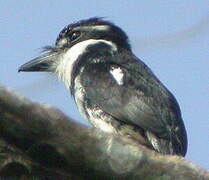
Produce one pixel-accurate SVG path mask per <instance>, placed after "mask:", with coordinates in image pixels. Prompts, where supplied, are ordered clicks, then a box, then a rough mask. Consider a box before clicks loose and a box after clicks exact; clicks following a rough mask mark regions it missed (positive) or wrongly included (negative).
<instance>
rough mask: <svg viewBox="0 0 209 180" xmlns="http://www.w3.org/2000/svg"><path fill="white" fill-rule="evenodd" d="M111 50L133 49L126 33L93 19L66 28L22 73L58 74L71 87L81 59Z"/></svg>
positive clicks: (102, 21) (112, 25)
mask: <svg viewBox="0 0 209 180" xmlns="http://www.w3.org/2000/svg"><path fill="white" fill-rule="evenodd" d="M102 47H105V48H108V49H109V50H110V51H111V52H117V51H120V50H121V49H126V50H129V51H130V50H131V47H130V44H129V40H128V37H127V35H126V34H125V32H124V31H123V30H122V29H120V28H119V27H117V26H116V25H114V24H113V23H111V22H109V21H106V20H103V19H102V18H90V19H87V20H81V21H79V22H76V23H73V24H70V25H68V26H66V27H65V28H64V29H63V30H62V31H61V32H60V33H59V35H58V37H57V39H56V42H55V45H54V46H47V47H45V48H44V53H43V54H42V55H41V56H39V57H37V58H35V59H33V60H31V61H29V62H27V63H25V64H23V65H22V66H20V68H19V70H18V71H19V72H20V71H27V72H35V71H36V72H37V71H38V72H55V73H57V74H58V76H59V77H60V78H61V79H62V80H63V81H64V82H65V84H66V85H67V86H68V87H70V83H71V79H72V78H71V76H72V72H73V69H74V68H75V65H76V64H77V63H78V61H79V60H80V59H81V56H83V55H85V54H87V53H94V52H96V51H99V50H100V49H99V48H102Z"/></svg>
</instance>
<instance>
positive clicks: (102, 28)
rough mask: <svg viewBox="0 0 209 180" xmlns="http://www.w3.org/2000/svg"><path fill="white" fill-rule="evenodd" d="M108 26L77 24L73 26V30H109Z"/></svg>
mask: <svg viewBox="0 0 209 180" xmlns="http://www.w3.org/2000/svg"><path fill="white" fill-rule="evenodd" d="M109 28H110V27H109V26H108V25H91V26H79V27H76V28H74V30H84V31H85V30H88V31H92V30H97V31H108V30H109Z"/></svg>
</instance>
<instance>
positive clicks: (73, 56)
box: [56, 39, 117, 88]
mask: <svg viewBox="0 0 209 180" xmlns="http://www.w3.org/2000/svg"><path fill="white" fill-rule="evenodd" d="M101 42H103V43H105V44H107V45H109V46H110V48H111V50H112V51H117V47H116V45H115V44H114V43H112V42H111V41H106V40H96V39H89V40H86V41H82V42H79V43H77V44H75V45H74V46H72V47H71V48H70V49H69V50H67V51H66V52H65V53H64V54H63V56H62V57H61V58H60V60H59V62H58V65H57V68H56V73H57V74H58V77H59V78H60V79H61V80H62V81H63V82H64V83H65V85H66V86H67V87H68V88H70V87H71V76H72V71H73V68H74V65H75V62H76V61H77V60H78V59H79V56H80V55H82V54H83V53H85V51H86V48H87V47H88V46H89V45H95V44H97V43H101Z"/></svg>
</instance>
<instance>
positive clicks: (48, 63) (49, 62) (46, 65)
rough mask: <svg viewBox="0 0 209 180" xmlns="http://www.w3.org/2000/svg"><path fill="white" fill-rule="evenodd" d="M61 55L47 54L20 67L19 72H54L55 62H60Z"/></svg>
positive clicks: (55, 53)
mask: <svg viewBox="0 0 209 180" xmlns="http://www.w3.org/2000/svg"><path fill="white" fill-rule="evenodd" d="M59 58H60V53H58V52H47V53H46V54H43V55H41V56H39V57H37V58H35V59H33V60H31V61H29V62H27V63H25V64H23V65H22V66H20V67H19V69H18V72H20V71H26V72H27V71H28V72H37V71H39V72H54V71H55V66H54V65H53V64H54V63H55V62H57V61H59Z"/></svg>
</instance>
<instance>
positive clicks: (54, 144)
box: [0, 87, 209, 180]
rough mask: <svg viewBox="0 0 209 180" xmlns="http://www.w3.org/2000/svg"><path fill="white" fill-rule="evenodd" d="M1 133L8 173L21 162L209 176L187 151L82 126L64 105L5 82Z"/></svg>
mask: <svg viewBox="0 0 209 180" xmlns="http://www.w3.org/2000/svg"><path fill="white" fill-rule="evenodd" d="M0 138H1V140H2V142H0V176H2V177H3V176H5V177H6V176H8V173H5V170H7V171H8V170H9V171H12V169H11V167H10V166H9V165H11V163H14V162H15V163H16V164H15V165H16V166H15V170H17V167H18V168H19V167H21V173H22V174H23V175H24V176H27V177H31V176H35V177H39V178H40V177H42V178H43V177H48V178H49V179H63V180H64V179H144V180H148V179H149V180H152V179H153V180H155V179H158V180H167V179H172V180H200V179H201V180H209V173H208V172H207V171H206V170H204V169H202V168H200V167H198V166H196V165H194V164H192V163H190V162H188V161H187V160H185V159H184V158H182V157H178V156H169V155H161V154H158V153H156V152H154V151H151V150H149V149H147V148H145V147H144V146H142V145H139V144H135V143H134V142H131V141H130V140H128V139H126V138H125V137H119V136H113V135H111V134H106V133H104V132H101V131H99V130H97V129H94V128H88V127H84V126H81V125H80V124H78V123H75V122H74V121H73V120H72V119H69V118H68V117H67V116H66V115H64V114H63V113H62V112H61V111H59V110H58V109H55V108H52V107H50V106H48V105H40V104H38V103H34V102H31V101H29V100H27V99H26V98H24V97H22V96H19V95H16V94H15V93H14V92H12V91H9V90H8V89H6V88H4V87H0ZM5 147H7V150H6V155H5V152H3V149H5ZM11 152H12V153H11ZM2 154H3V155H4V156H3V155H2ZM11 157H13V159H12V158H11ZM14 157H15V158H14ZM8 159H12V160H11V161H8ZM18 159H19V161H18ZM6 162H9V163H6ZM8 164H9V165H8ZM13 165H14V164H13ZM12 167H13V166H12ZM7 171H6V172H7ZM19 171H20V170H19ZM10 174H11V173H10Z"/></svg>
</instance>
